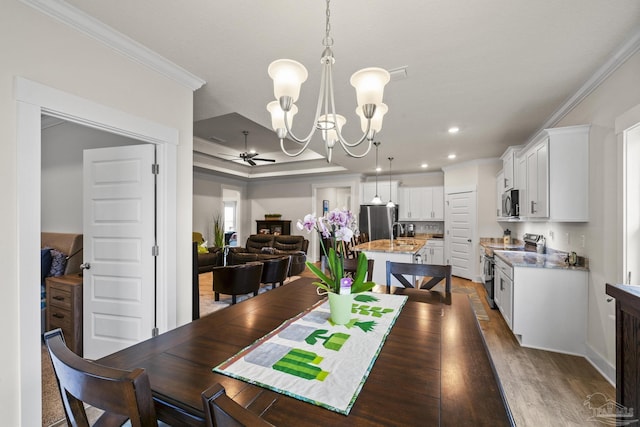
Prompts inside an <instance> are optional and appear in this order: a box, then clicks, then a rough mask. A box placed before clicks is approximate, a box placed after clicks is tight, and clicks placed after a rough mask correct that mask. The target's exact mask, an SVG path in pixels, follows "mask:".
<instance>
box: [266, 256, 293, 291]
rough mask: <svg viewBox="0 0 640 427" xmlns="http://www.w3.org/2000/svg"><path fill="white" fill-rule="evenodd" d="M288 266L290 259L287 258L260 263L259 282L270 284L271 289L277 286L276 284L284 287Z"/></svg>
mask: <svg viewBox="0 0 640 427" xmlns="http://www.w3.org/2000/svg"><path fill="white" fill-rule="evenodd" d="M289 265H291V257H289V256H284V257H282V258H275V259H267V260H264V261H262V278H261V279H260V282H262V283H265V284H268V283H271V289H273V288H275V287H276V286H278V283H279V284H280V286H282V285H284V281H285V279H286V278H287V274H288V273H289Z"/></svg>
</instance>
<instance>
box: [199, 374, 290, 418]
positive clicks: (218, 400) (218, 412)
mask: <svg viewBox="0 0 640 427" xmlns="http://www.w3.org/2000/svg"><path fill="white" fill-rule="evenodd" d="M263 394H264V393H263V392H260V394H259V396H258V397H257V398H256V399H254V400H253V402H252V405H253V404H255V403H260V404H262V406H260V407H259V408H255V409H253V411H252V410H251V409H248V408H245V407H243V406H242V405H240V404H239V403H237V402H236V401H234V400H233V399H231V398H230V397H229V396H227V394H226V393H225V390H224V387H223V386H222V385H221V384H219V383H216V384H214V385H212V386H211V387H209V388H208V389H206V390H205V391H204V392H202V403H203V405H204V415H205V418H206V422H207V427H245V426H251V427H253V426H256V427H269V426H271V427H273V424H271V423H269V422H267V421H265V420H264V419H262V418H260V416H261V415H262V414H264V413H265V412H266V411H267V410H268V409H269V408H270V407H271V406H272V405H273V403H274V402H275V401H276V400H277V399H266V400H265V399H262V398H260V397H261V396H262V395H263ZM265 404H266V405H265ZM254 406H257V405H254ZM254 411H255V412H254Z"/></svg>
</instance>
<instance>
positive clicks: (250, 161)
mask: <svg viewBox="0 0 640 427" xmlns="http://www.w3.org/2000/svg"><path fill="white" fill-rule="evenodd" d="M246 162H247V163H249V164H250V165H251V166H255V165H256V162H254V161H253V160H251V159H246Z"/></svg>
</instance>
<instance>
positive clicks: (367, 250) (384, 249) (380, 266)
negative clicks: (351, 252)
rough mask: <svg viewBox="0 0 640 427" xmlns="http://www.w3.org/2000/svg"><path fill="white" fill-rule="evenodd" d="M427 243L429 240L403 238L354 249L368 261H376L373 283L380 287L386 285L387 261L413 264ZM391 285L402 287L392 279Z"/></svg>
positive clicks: (375, 242)
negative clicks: (361, 253)
mask: <svg viewBox="0 0 640 427" xmlns="http://www.w3.org/2000/svg"><path fill="white" fill-rule="evenodd" d="M426 243H427V239H419V238H412V237H408V238H403V237H401V238H398V239H394V240H389V239H382V240H373V241H371V242H366V243H361V244H359V245H357V246H355V247H354V249H355V250H357V251H361V252H363V253H364V254H365V255H366V256H367V259H372V260H374V264H373V281H374V282H375V283H376V284H378V285H386V283H387V261H391V262H407V263H413V262H415V261H414V259H415V257H416V255H418V254H419V253H420V251H422V248H423V247H424V246H425V244H426ZM391 284H392V285H393V286H398V287H402V285H401V284H400V282H398V281H397V280H396V279H395V278H392V282H391Z"/></svg>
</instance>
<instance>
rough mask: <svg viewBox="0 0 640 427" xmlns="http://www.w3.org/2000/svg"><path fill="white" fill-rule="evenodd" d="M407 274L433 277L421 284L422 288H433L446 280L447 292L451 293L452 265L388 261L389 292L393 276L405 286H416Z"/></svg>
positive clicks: (445, 287)
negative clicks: (408, 278)
mask: <svg viewBox="0 0 640 427" xmlns="http://www.w3.org/2000/svg"><path fill="white" fill-rule="evenodd" d="M405 275H406V276H422V277H431V280H429V281H428V282H426V283H421V284H420V285H419V288H420V289H431V288H433V287H434V286H435V285H437V284H438V283H440V282H441V281H442V280H444V281H445V286H444V289H445V293H446V294H450V293H451V266H450V265H435V264H412V263H407V262H392V261H387V293H390V292H391V277H395V278H396V279H397V280H398V281H399V282H400V283H401V284H402V285H403V286H404V287H405V288H414V287H415V284H413V283H411V282H410V281H409V280H407V278H406V277H405Z"/></svg>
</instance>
